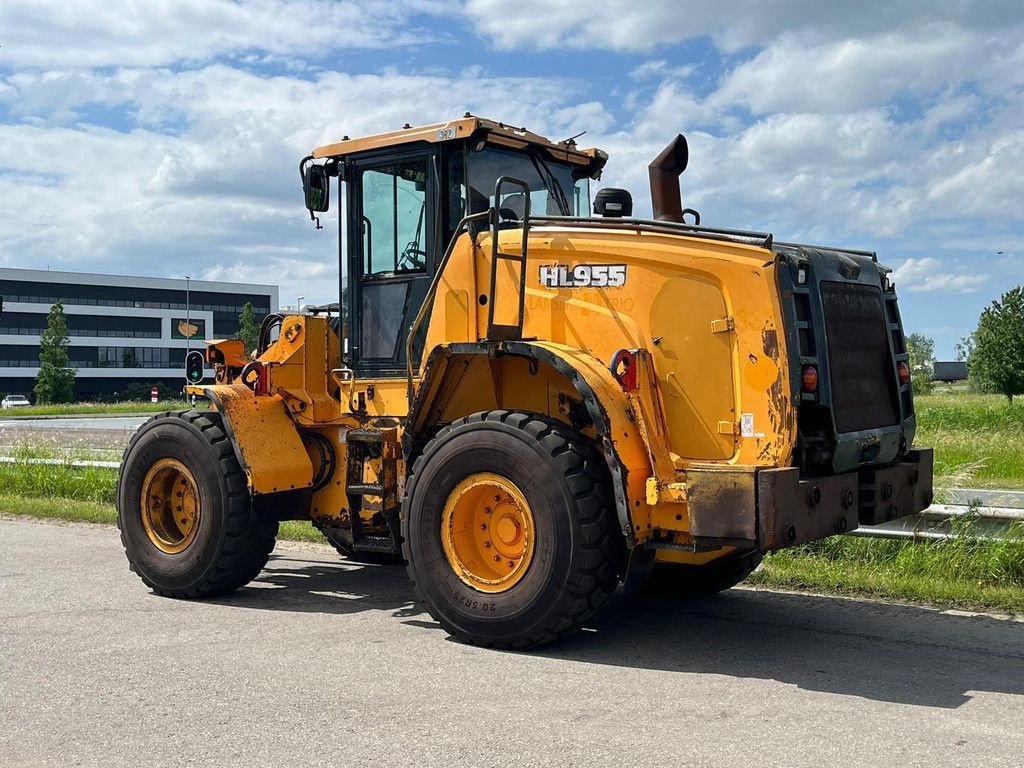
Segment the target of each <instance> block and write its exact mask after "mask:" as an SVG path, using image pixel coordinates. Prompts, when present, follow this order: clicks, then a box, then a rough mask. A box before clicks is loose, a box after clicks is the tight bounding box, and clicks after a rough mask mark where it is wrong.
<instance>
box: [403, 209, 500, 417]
mask: <svg viewBox="0 0 1024 768" xmlns="http://www.w3.org/2000/svg"><path fill="white" fill-rule="evenodd" d="M490 215H491V209H490V208H488V209H487V210H486V211H481V212H480V213H472V214H470V215H469V216H465V217H463V219H462V221H460V222H459V224H458V226H456V227H455V232H453V233H452V239H451V240H449V241H448V247H447V248H446V249H445V252H444V256H442V257H441V262H440V263H439V264H438V265H437V269H436V270H435V271H434V278H433V280H431V281H430V287H429V288H428V289H427V293H426V295H425V296H424V297H423V303H422V304H421V305H420V311H419V312H417V313H416V319H415V320H413V321H412V325H410V326H409V335H408V336H407V337H406V339H405V372H406V378H407V380H408V386H409V396H410V398H411V397H412V380H413V376H414V373H413V361H412V347H413V343H414V341H415V338H416V334H417V333H419V330H420V326H421V325H422V324H423V321H424V319H426V315H427V311H428V309H429V308H430V307H432V306H433V304H434V296H435V294H436V293H437V286H438V285H439V284H440V282H441V275H442V274H444V269H445V267H446V266H448V260H449V259H450V258H451V256H452V253H453V252H454V251H455V243H456V242H457V241H458V239H459V236H460V235H462V231H463V230H464V229H465V228H466V226H467V225H468V224H470V223H471V222H474V221H479V220H481V219H484V218H487V217H488V216H490Z"/></svg>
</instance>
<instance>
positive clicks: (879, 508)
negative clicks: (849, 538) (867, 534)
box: [859, 448, 933, 525]
mask: <svg viewBox="0 0 1024 768" xmlns="http://www.w3.org/2000/svg"><path fill="white" fill-rule="evenodd" d="M932 463H933V457H932V449H931V448H918V449H916V450H912V451H909V452H908V453H907V455H906V457H905V460H904V461H901V462H900V463H899V464H896V465H894V466H891V467H884V468H880V469H875V468H871V469H862V470H861V471H860V489H859V505H860V522H861V525H879V524H880V523H884V522H887V521H889V520H894V519H896V518H897V517H903V516H904V515H912V514H914V513H915V512H920V511H921V510H922V509H926V508H927V507H928V505H930V504H931V503H932Z"/></svg>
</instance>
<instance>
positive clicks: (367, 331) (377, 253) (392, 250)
mask: <svg viewBox="0 0 1024 768" xmlns="http://www.w3.org/2000/svg"><path fill="white" fill-rule="evenodd" d="M432 165H433V164H432V161H431V152H430V151H429V150H425V151H420V152H414V153H409V152H406V153H402V154H400V155H395V154H392V155H386V156H377V157H374V158H366V159H361V160H359V161H357V162H355V163H353V165H352V167H351V168H350V169H349V171H348V173H349V174H350V183H351V186H350V187H349V191H350V194H349V195H348V199H349V226H348V241H349V269H348V275H349V286H348V288H349V293H350V295H349V313H350V318H351V322H350V327H349V332H350V338H349V351H350V355H351V360H352V368H353V370H354V372H355V376H356V378H357V380H374V379H398V378H402V379H404V377H405V373H406V358H405V341H406V334H407V332H408V329H409V326H410V325H411V324H412V322H413V320H414V319H415V317H416V314H417V313H418V312H419V309H420V305H421V304H422V303H423V299H424V296H425V295H426V292H427V288H428V287H429V284H430V276H431V274H432V273H433V268H434V259H435V254H436V249H435V239H436V238H435V232H434V228H435V216H434V215H433V211H435V210H436V209H435V205H436V201H435V199H434V198H435V189H436V183H435V180H434V177H433V172H432ZM403 394H404V390H403ZM390 415H398V414H390Z"/></svg>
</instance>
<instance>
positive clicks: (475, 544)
mask: <svg viewBox="0 0 1024 768" xmlns="http://www.w3.org/2000/svg"><path fill="white" fill-rule="evenodd" d="M535 538H536V534H535V531H534V523H533V512H532V511H531V509H530V505H529V503H528V502H527V501H526V497H525V496H523V493H522V491H520V490H519V488H518V487H517V486H516V485H515V483H513V482H512V481H511V480H509V479H508V478H505V477H502V476H500V475H496V474H493V473H490V472H478V473H476V474H474V475H470V476H469V477H467V478H466V479H465V480H463V481H462V482H460V483H459V484H458V485H457V486H455V488H454V489H453V490H452V492H451V494H449V496H448V500H447V502H446V503H445V506H444V512H443V513H442V519H441V544H442V546H443V548H444V554H445V557H446V558H447V560H448V564H449V565H450V566H451V568H452V570H453V571H455V574H456V575H457V576H458V577H459V579H461V580H462V582H463V583H465V584H467V585H469V586H470V587H473V588H474V589H476V590H479V591H480V592H487V593H490V594H496V593H499V592H505V591H507V590H509V589H511V588H512V587H514V586H515V585H516V584H518V583H519V582H520V581H521V580H522V579H523V577H524V576H525V575H526V571H527V569H528V568H529V566H530V561H531V560H532V558H533V549H534V542H535Z"/></svg>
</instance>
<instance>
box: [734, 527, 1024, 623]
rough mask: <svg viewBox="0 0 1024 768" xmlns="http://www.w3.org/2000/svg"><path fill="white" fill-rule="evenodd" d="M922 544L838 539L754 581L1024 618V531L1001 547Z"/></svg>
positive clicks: (776, 561) (964, 535) (783, 557)
mask: <svg viewBox="0 0 1024 768" xmlns="http://www.w3.org/2000/svg"><path fill="white" fill-rule="evenodd" d="M960 533H961V535H960V537H959V538H956V539H950V540H946V541H926V542H914V541H906V540H893V539H864V538H855V537H852V536H835V537H832V538H829V539H823V540H822V541H817V542H814V543H813V544H807V545H804V546H802V547H796V548H794V549H789V550H783V551H781V552H776V553H774V554H772V555H769V556H767V557H766V558H765V562H764V566H763V568H762V569H761V570H760V571H758V572H757V573H755V574H754V575H753V576H751V578H750V581H751V583H754V584H761V585H764V586H773V587H786V588H791V589H804V590H806V589H809V590H813V591H819V592H828V593H840V594H858V595H868V596H873V597H882V598H891V599H896V600H908V601H918V602H925V603H931V604H936V605H943V606H955V607H965V608H996V609H1000V610H1006V611H1012V612H1017V613H1020V612H1024V527H1018V528H1017V529H1016V530H1015V531H1012V532H1011V537H1010V538H1006V539H1001V540H997V541H987V540H982V539H978V538H976V537H974V536H972V535H971V530H970V523H969V522H968V523H965V524H963V525H962V526H961V530H960Z"/></svg>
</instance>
